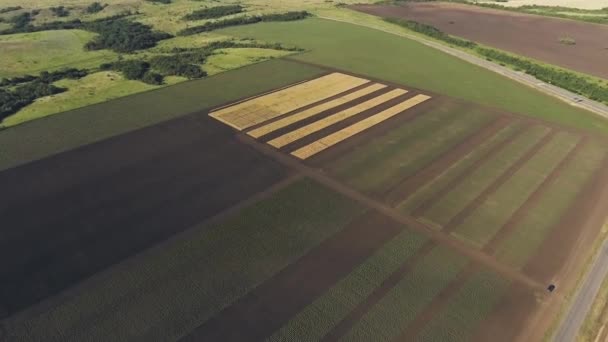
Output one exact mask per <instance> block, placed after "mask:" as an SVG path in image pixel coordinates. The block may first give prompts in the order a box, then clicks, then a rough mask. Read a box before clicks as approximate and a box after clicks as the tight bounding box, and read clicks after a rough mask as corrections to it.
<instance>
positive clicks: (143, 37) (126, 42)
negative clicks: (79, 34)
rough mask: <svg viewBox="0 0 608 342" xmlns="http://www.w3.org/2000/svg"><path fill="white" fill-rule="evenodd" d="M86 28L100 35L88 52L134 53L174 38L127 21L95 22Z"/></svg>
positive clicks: (88, 46) (91, 43)
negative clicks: (104, 50)
mask: <svg viewBox="0 0 608 342" xmlns="http://www.w3.org/2000/svg"><path fill="white" fill-rule="evenodd" d="M84 28H85V29H86V30H89V31H93V32H96V33H99V36H97V37H95V38H94V39H93V40H92V41H90V42H88V43H87V44H86V45H85V48H86V49H87V50H101V49H111V50H114V51H116V52H132V51H135V50H142V49H147V48H151V47H153V46H155V45H156V43H157V42H158V41H160V40H163V39H168V38H171V37H172V36H171V35H170V34H168V33H164V32H155V31H152V29H151V27H150V26H148V25H144V24H142V23H137V22H133V21H129V20H125V19H118V20H103V21H95V22H91V23H87V24H85V25H84Z"/></svg>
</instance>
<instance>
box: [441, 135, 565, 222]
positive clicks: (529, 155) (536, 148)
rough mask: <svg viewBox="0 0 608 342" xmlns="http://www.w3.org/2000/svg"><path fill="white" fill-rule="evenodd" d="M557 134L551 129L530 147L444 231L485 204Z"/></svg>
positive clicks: (462, 220) (452, 219)
mask: <svg viewBox="0 0 608 342" xmlns="http://www.w3.org/2000/svg"><path fill="white" fill-rule="evenodd" d="M555 134H557V131H556V130H551V131H549V133H547V134H545V136H543V137H542V139H540V141H538V142H537V143H536V144H534V146H532V148H530V149H528V151H526V153H525V154H524V155H523V156H521V157H520V158H519V159H517V161H515V163H513V164H512V165H511V166H509V168H508V169H506V170H505V171H504V172H503V173H502V174H500V176H498V177H497V178H496V179H494V181H493V182H492V184H490V185H489V186H488V187H487V188H485V189H484V190H483V191H482V192H481V193H480V194H479V195H478V196H477V197H476V198H475V199H473V200H472V201H471V202H470V203H469V204H467V206H466V207H464V209H462V210H461V211H460V212H459V213H458V214H456V215H455V216H454V217H452V218H451V219H450V220H449V221H448V222H447V223H446V224H445V225H444V226H443V228H442V231H444V232H446V233H450V232H452V231H453V230H454V229H456V228H457V227H458V226H459V225H460V224H461V223H463V222H464V220H465V219H466V218H467V217H469V215H471V214H472V213H473V212H474V211H475V210H476V209H477V208H478V207H479V206H480V205H481V204H483V203H484V202H485V201H486V200H487V199H488V197H490V196H491V195H492V194H494V193H495V192H496V191H497V190H498V189H499V188H500V187H501V186H502V185H503V184H504V183H506V182H507V181H508V180H509V179H510V178H511V177H512V176H513V175H514V174H515V173H516V172H517V171H519V169H521V167H522V166H524V165H525V164H526V163H527V162H528V161H529V160H530V159H532V158H533V157H534V155H536V153H538V151H540V150H541V149H542V148H543V146H545V145H546V144H547V143H548V142H549V141H551V139H552V138H553V137H554V136H555Z"/></svg>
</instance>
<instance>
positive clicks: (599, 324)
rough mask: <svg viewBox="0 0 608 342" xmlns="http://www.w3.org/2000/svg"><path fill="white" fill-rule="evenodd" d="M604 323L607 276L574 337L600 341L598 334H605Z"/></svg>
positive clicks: (607, 305)
mask: <svg viewBox="0 0 608 342" xmlns="http://www.w3.org/2000/svg"><path fill="white" fill-rule="evenodd" d="M606 324H608V277H606V279H604V281H603V282H602V286H601V287H600V291H599V292H598V294H597V296H596V297H595V300H594V301H593V306H592V307H591V310H590V311H589V313H588V314H587V317H586V318H585V321H584V322H583V325H582V326H581V330H580V331H579V334H578V336H577V338H576V341H577V342H597V341H602V340H601V339H600V337H599V336H598V335H599V334H600V333H601V334H602V335H601V336H606V328H607V327H606Z"/></svg>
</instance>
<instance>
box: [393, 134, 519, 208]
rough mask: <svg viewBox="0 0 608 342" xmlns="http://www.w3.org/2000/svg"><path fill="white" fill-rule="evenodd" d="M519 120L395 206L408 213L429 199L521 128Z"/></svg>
mask: <svg viewBox="0 0 608 342" xmlns="http://www.w3.org/2000/svg"><path fill="white" fill-rule="evenodd" d="M521 125H522V124H521V122H514V123H511V124H509V125H508V126H507V127H505V128H503V129H502V130H501V131H500V132H498V133H496V134H495V135H494V136H492V137H491V138H489V139H488V140H486V141H484V142H483V143H481V144H480V145H479V146H477V148H475V149H473V150H472V151H471V152H470V153H469V154H467V155H466V156H464V157H463V158H462V159H460V160H458V161H457V162H456V163H454V164H453V165H452V166H450V167H449V168H447V169H446V170H445V171H444V172H442V173H441V174H440V175H439V176H437V178H435V179H434V180H433V181H432V182H429V183H427V184H426V185H424V186H422V187H420V188H419V189H417V190H416V192H415V193H414V194H412V195H411V196H409V197H408V198H407V199H406V200H404V201H402V202H401V203H399V204H398V205H397V208H398V209H399V210H401V211H402V212H404V213H406V214H409V213H411V212H412V211H413V210H415V209H416V208H417V207H418V206H419V205H421V204H422V203H424V202H426V201H427V200H429V199H431V197H432V196H433V195H435V194H437V193H438V192H439V191H441V189H443V188H445V187H446V186H447V185H448V184H450V183H451V182H453V181H455V180H456V179H457V178H458V177H459V176H460V175H462V174H463V172H465V171H466V170H467V169H468V168H469V167H471V166H472V165H473V164H474V163H475V162H478V161H479V160H481V158H483V157H484V156H485V155H486V154H487V153H489V152H490V151H491V150H492V148H495V147H497V146H498V145H499V144H500V143H502V142H504V141H505V140H507V139H509V138H510V137H511V136H513V134H515V133H516V131H518V130H521V129H522V127H521ZM404 195H410V194H404Z"/></svg>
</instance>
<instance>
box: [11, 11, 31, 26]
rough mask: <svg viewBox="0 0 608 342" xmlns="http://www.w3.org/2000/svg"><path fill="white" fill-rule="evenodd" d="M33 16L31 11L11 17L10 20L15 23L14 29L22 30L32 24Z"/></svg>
mask: <svg viewBox="0 0 608 342" xmlns="http://www.w3.org/2000/svg"><path fill="white" fill-rule="evenodd" d="M33 17H34V16H33V15H32V14H31V13H30V12H25V13H21V14H19V15H16V16H14V17H12V18H10V19H9V22H10V23H12V24H13V29H15V30H21V29H25V28H27V27H28V26H31V25H30V23H31V22H32V20H33V19H34V18H33Z"/></svg>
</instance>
